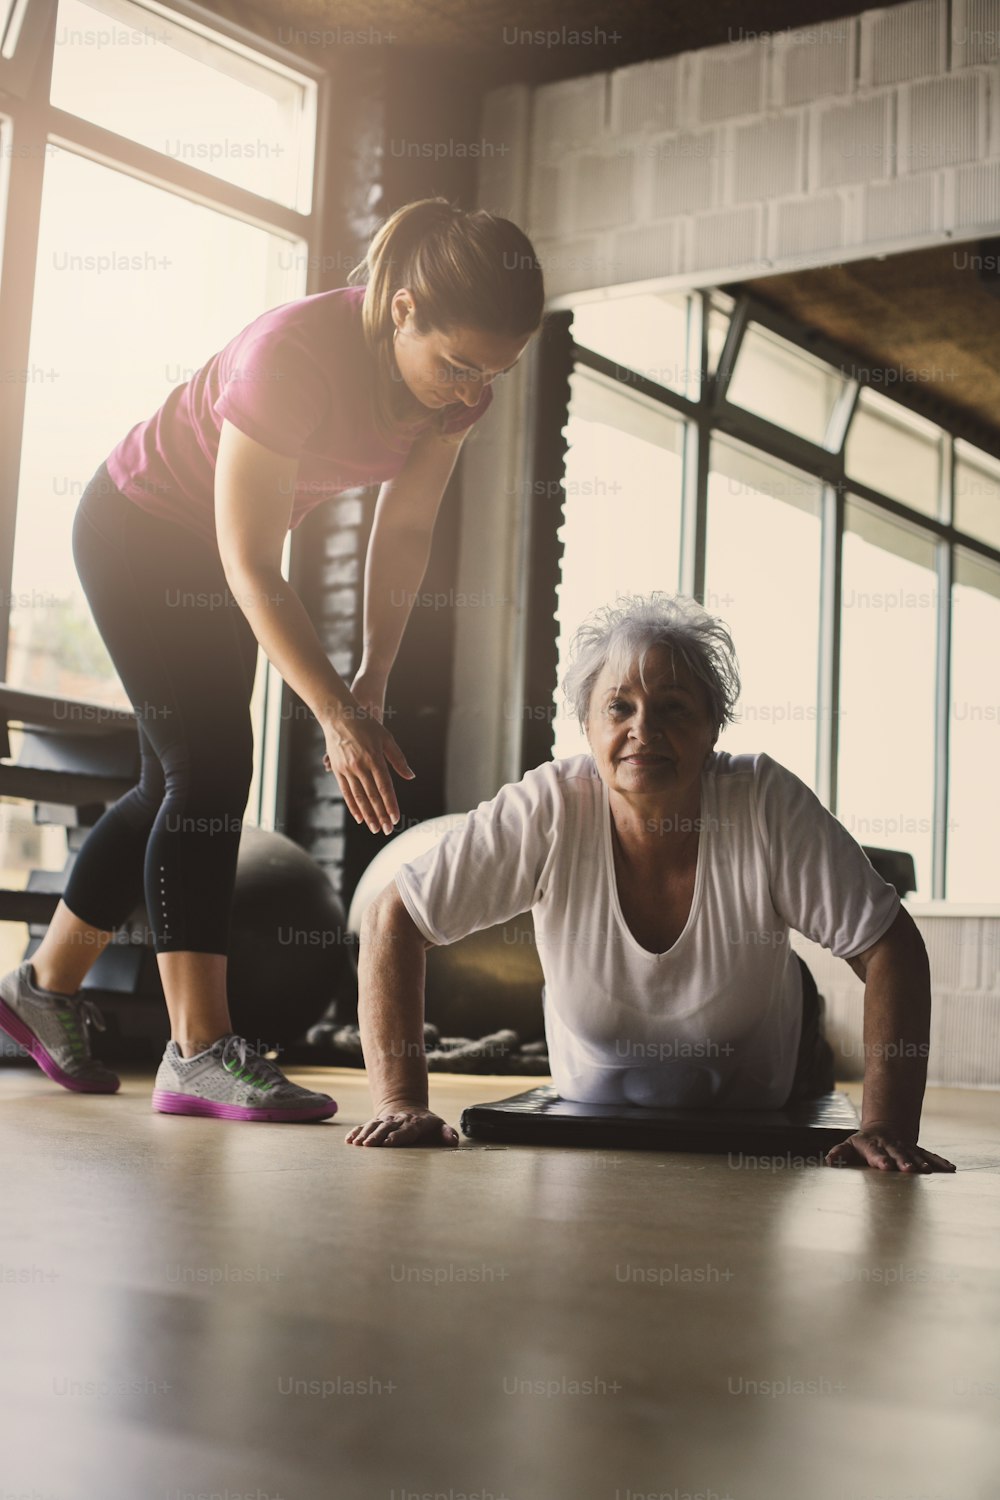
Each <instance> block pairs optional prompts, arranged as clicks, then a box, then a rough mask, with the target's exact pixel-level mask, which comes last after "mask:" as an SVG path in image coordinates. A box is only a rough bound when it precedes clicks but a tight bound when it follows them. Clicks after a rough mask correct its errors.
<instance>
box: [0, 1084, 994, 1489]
mask: <svg viewBox="0 0 1000 1500" xmlns="http://www.w3.org/2000/svg"><path fill="white" fill-rule="evenodd" d="M292 1073H293V1076H294V1077H295V1078H296V1080H297V1081H299V1082H303V1083H305V1082H309V1081H312V1082H314V1083H315V1084H316V1085H318V1086H321V1087H323V1088H325V1089H326V1090H327V1091H328V1092H330V1093H332V1094H333V1096H334V1097H335V1098H336V1099H337V1100H338V1102H339V1104H340V1113H339V1114H338V1115H337V1116H336V1117H335V1118H334V1120H332V1121H330V1122H328V1123H324V1124H321V1125H313V1126H290V1125H252V1126H251V1125H239V1124H229V1123H227V1122H221V1121H214V1120H196V1119H187V1118H173V1117H167V1116H161V1115H155V1114H153V1113H152V1111H151V1109H150V1104H149V1100H150V1092H151V1079H150V1078H149V1077H142V1076H131V1077H128V1078H126V1079H125V1081H124V1083H123V1087H122V1092H121V1093H120V1094H119V1095H117V1096H113V1097H110V1098H100V1097H90V1098H87V1097H80V1096H75V1095H72V1094H69V1093H64V1092H63V1091H61V1090H59V1089H57V1088H56V1087H55V1086H53V1085H52V1084H50V1083H49V1082H48V1081H47V1080H46V1079H45V1078H44V1077H43V1076H42V1075H41V1074H40V1073H38V1072H36V1071H35V1070H33V1069H32V1070H27V1069H24V1068H21V1067H17V1068H4V1069H0V1150H2V1153H3V1154H2V1179H0V1180H2V1183H3V1187H2V1198H0V1214H2V1220H0V1350H2V1358H0V1401H2V1406H0V1409H2V1413H3V1416H2V1420H0V1429H2V1431H3V1432H4V1433H5V1436H3V1437H0V1500H8V1497H9V1500H13V1497H15V1496H17V1497H19V1500H22V1497H30V1500H144V1497H149V1500H189V1497H193V1496H197V1497H199V1500H207V1497H209V1496H211V1497H213V1500H237V1497H244V1500H245V1497H253V1500H341V1497H343V1500H430V1497H433V1500H563V1497H566V1500H651V1497H653V1496H655V1497H657V1500H727V1497H728V1500H786V1497H787V1500H827V1497H830V1500H997V1497H1000V1441H998V1434H1000V1337H998V1324H1000V1278H998V1268H1000V1129H998V1127H1000V1094H998V1093H987V1092H958V1091H948V1090H930V1091H929V1092H928V1097H927V1104H926V1108H925V1115H924V1118H925V1127H926V1128H925V1132H924V1135H923V1138H922V1139H923V1143H924V1144H926V1145H928V1146H929V1147H930V1148H931V1149H932V1150H936V1151H938V1152H940V1153H942V1154H943V1155H945V1156H947V1157H949V1158H950V1159H951V1160H953V1161H954V1162H955V1163H956V1164H957V1166H958V1168H959V1170H958V1172H957V1173H955V1174H954V1175H949V1176H929V1177H913V1178H906V1177H902V1176H900V1175H897V1174H893V1175H883V1174H879V1173H876V1172H874V1171H860V1170H859V1171H849V1172H845V1171H834V1170H832V1169H829V1168H819V1167H807V1168H800V1169H795V1170H788V1169H782V1170H779V1171H773V1170H772V1171H766V1170H761V1169H757V1170H751V1169H749V1168H747V1167H745V1166H744V1167H742V1168H739V1169H737V1168H735V1167H734V1166H732V1165H730V1163H729V1161H728V1160H727V1158H725V1157H708V1156H692V1155H667V1154H659V1153H646V1152H635V1153H623V1152H619V1153H615V1154H601V1153H598V1152H592V1151H584V1150H566V1149H564V1148H526V1147H512V1146H509V1147H503V1148H497V1147H483V1146H474V1145H472V1144H471V1143H465V1144H464V1145H463V1146H462V1148H460V1149H458V1150H453V1151H427V1150H423V1151H399V1150H396V1151H393V1150H381V1151H373V1150H357V1149H347V1148H345V1147H344V1145H343V1139H344V1135H345V1133H346V1130H347V1129H348V1128H349V1127H350V1126H351V1125H352V1124H355V1123H357V1122H358V1121H359V1120H361V1119H364V1118H366V1117H367V1108H368V1093H367V1086H366V1084H365V1082H364V1078H363V1075H359V1074H358V1073H356V1072H353V1071H351V1070H346V1069H314V1070H292ZM536 1081H540V1080H535V1079H526V1080H517V1079H513V1080H512V1079H509V1078H490V1079H483V1078H476V1077H468V1076H465V1077H448V1078H442V1077H441V1076H440V1075H438V1077H436V1078H435V1079H434V1080H433V1082H432V1106H433V1107H435V1108H437V1109H438V1111H439V1112H440V1113H442V1114H443V1115H444V1116H445V1117H446V1118H447V1119H449V1120H451V1121H452V1122H453V1123H455V1124H456V1125H457V1123H458V1117H459V1113H460V1111H461V1109H462V1107H463V1106H464V1105H466V1104H469V1103H473V1102H475V1101H476V1100H483V1099H487V1098H497V1099H498V1098H503V1097H504V1096H505V1095H507V1094H509V1093H513V1092H517V1091H518V1089H519V1088H521V1087H529V1086H532V1085H533V1084H534V1083H535V1082H536ZM843 1087H845V1089H846V1091H847V1092H849V1093H850V1094H851V1096H852V1097H853V1098H854V1099H855V1101H856V1102H860V1088H859V1086H858V1085H853V1084H850V1085H844V1086H843ZM753 1383H756V1384H753ZM781 1383H783V1384H781Z"/></svg>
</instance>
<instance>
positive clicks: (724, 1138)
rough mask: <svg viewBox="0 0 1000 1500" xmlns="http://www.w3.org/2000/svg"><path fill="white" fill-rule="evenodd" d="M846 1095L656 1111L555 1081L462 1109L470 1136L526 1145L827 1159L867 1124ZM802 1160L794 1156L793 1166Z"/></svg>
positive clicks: (466, 1133)
mask: <svg viewBox="0 0 1000 1500" xmlns="http://www.w3.org/2000/svg"><path fill="white" fill-rule="evenodd" d="M860 1123H861V1122H860V1120H859V1119H858V1113H857V1110H856V1109H855V1107H854V1105H853V1104H852V1103H851V1101H850V1099H849V1098H848V1097H847V1095H846V1094H843V1093H840V1092H839V1091H834V1092H833V1093H829V1094H822V1095H820V1097H818V1098H816V1099H803V1100H801V1101H799V1102H798V1103H795V1104H789V1105H786V1106H785V1108H784V1109H773V1110H771V1109H651V1108H646V1107H645V1106H642V1107H640V1106H639V1105H634V1104H624V1105H620V1104H580V1103H577V1102H576V1101H574V1100H571V1099H561V1098H560V1097H559V1095H558V1093H557V1092H556V1090H555V1088H554V1087H553V1085H552V1084H542V1085H540V1086H539V1087H538V1088H533V1089H528V1090H527V1092H526V1093H523V1094H512V1095H511V1097H510V1098H509V1099H499V1100H497V1102H496V1103H495V1104H473V1105H472V1106H470V1108H468V1109H465V1110H463V1111H462V1118H461V1127H462V1132H463V1134H464V1135H467V1136H469V1137H470V1139H472V1140H477V1141H504V1142H509V1143H511V1144H515V1143H516V1144H518V1145H524V1146H598V1147H602V1148H604V1149H605V1150H640V1151H714V1152H727V1153H730V1154H736V1153H742V1154H743V1155H745V1156H769V1157H777V1156H783V1157H790V1158H801V1159H802V1161H803V1162H804V1161H806V1160H815V1159H817V1158H822V1157H823V1156H825V1155H826V1153H827V1152H828V1151H829V1150H830V1148H831V1147H832V1146H836V1145H839V1144H840V1142H841V1141H846V1140H847V1138H848V1136H851V1135H853V1134H854V1132H855V1131H856V1130H857V1129H858V1127H859V1125H860ZM796 1164H801V1163H797V1162H796V1161H795V1160H791V1161H790V1162H789V1165H796Z"/></svg>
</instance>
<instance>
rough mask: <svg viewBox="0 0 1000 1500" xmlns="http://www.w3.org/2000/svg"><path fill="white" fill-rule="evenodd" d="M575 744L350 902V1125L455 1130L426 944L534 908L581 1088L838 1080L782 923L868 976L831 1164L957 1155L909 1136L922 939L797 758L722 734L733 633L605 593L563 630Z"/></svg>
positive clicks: (552, 1001) (556, 1051) (679, 610)
mask: <svg viewBox="0 0 1000 1500" xmlns="http://www.w3.org/2000/svg"><path fill="white" fill-rule="evenodd" d="M565 690H566V694H567V697H568V698H569V700H570V701H571V703H572V704H573V706H574V708H575V710H576V713H577V715H578V718H579V720H580V723H581V725H582V727H583V729H584V731H585V733H586V735H587V739H588V742H589V744H590V750H591V753H590V754H584V755H576V756H570V757H568V758H566V759H563V760H556V761H551V762H549V763H548V764H547V765H543V766H538V767H536V768H535V769H534V770H531V771H528V772H527V773H526V775H525V776H524V777H523V778H522V779H521V780H520V781H519V782H515V783H511V784H508V785H507V786H504V787H502V788H501V789H500V791H499V792H498V793H497V795H496V796H495V797H494V798H493V799H492V801H489V802H482V803H480V805H479V807H478V808H477V809H476V810H475V812H473V813H470V814H469V815H468V817H467V818H466V820H465V822H464V824H463V825H462V826H461V827H459V828H456V829H454V830H452V831H451V832H449V833H448V834H447V835H446V836H445V837H444V838H443V839H442V840H441V841H440V843H439V844H438V845H437V846H436V847H435V848H434V849H431V850H429V851H428V852H427V853H425V854H423V855H421V856H420V857H419V858H417V859H415V860H413V861H412V862H411V863H410V864H408V865H405V866H404V867H403V868H402V869H401V870H400V871H399V873H398V874H397V876H396V879H395V881H394V882H393V883H391V884H390V885H389V886H388V887H387V888H386V890H385V891H384V892H383V893H382V894H381V896H380V897H379V898H378V899H377V900H376V901H375V902H373V903H372V905H371V906H370V907H369V909H368V912H367V913H366V916H365V920H364V925H363V929H362V936H361V974H360V985H361V1003H360V1007H359V1013H360V1022H361V1033H362V1042H363V1045H364V1051H365V1058H366V1061H367V1065H368V1070H369V1077H370V1081H371V1086H372V1093H373V1097H374V1100H375V1103H376V1112H375V1115H374V1117H373V1118H372V1119H370V1120H368V1121H366V1122H365V1123H364V1124H363V1125H360V1126H358V1127H356V1128H355V1129H354V1130H352V1131H350V1132H349V1134H348V1136H347V1144H349V1145H357V1146H381V1145H414V1144H417V1143H426V1144H439V1145H440V1144H454V1143H455V1142H457V1140H458V1136H457V1133H456V1132H455V1130H454V1129H453V1128H452V1127H451V1126H450V1125H446V1124H445V1122H444V1121H442V1120H440V1119H439V1118H438V1117H437V1116H436V1115H434V1114H432V1113H431V1112H430V1110H429V1109H428V1108H427V1098H428V1095H427V1068H426V1062H425V1059H424V1054H423V1045H422V1034H423V1031H422V1025H423V988H424V971H425V964H424V953H425V950H426V948H427V947H429V946H431V945H432V944H437V943H453V942H456V941H457V940H458V939H459V938H461V937H464V936H465V935H466V934H467V933H469V932H474V931H476V930H477V929H479V928H483V927H490V926H493V925H494V924H496V923H498V922H503V921H505V920H506V919H507V918H509V917H512V916H514V915H515V914H516V913H518V912H523V911H528V910H530V911H531V913H532V917H533V920H534V925H535V934H536V940H537V944H538V955H539V958H540V960H541V965H542V971H543V974H544V976H545V986H544V990H543V998H544V1007H545V1030H546V1036H547V1039H548V1045H549V1055H550V1065H551V1070H552V1078H553V1082H554V1084H555V1086H556V1089H557V1090H558V1092H559V1093H560V1094H561V1095H562V1096H563V1097H564V1098H567V1099H576V1100H582V1101H583V1102H585V1103H592V1104H607V1103H621V1104H633V1105H634V1104H640V1105H673V1106H680V1107H719V1108H724V1107H732V1108H760V1109H775V1108H780V1107H781V1106H782V1105H784V1104H785V1103H787V1102H788V1101H789V1100H790V1099H794V1098H803V1097H810V1096H812V1095H815V1094H818V1093H823V1092H826V1091H827V1090H828V1089H830V1088H832V1087H833V1070H832V1054H831V1052H830V1049H829V1047H828V1045H827V1043H826V1042H825V1041H824V1039H823V1038H822V1034H821V1030H820V1025H819V1001H818V997H817V996H816V992H815V986H814V984H813V983H812V978H811V976H810V975H809V971H808V970H807V969H806V966H805V964H804V963H803V962H802V961H801V959H799V958H798V957H797V955H795V954H794V953H793V952H792V950H791V948H790V947H789V944H788V934H789V929H790V928H795V929H796V930H797V931H799V932H802V933H804V934H805V935H806V936H807V937H809V938H811V939H812V940H813V941H815V942H818V943H821V944H822V945H823V946H824V947H826V948H829V949H830V950H831V951H832V952H833V953H834V954H836V955H837V957H839V958H844V959H846V960H847V962H848V963H850V965H851V967H852V968H853V969H854V970H855V972H856V973H857V974H858V975H859V976H860V977H861V978H862V979H864V981H865V1018H864V1041H865V1046H866V1059H867V1061H866V1069H865V1081H864V1099H863V1106H862V1122H861V1128H860V1130H859V1131H858V1132H857V1133H856V1134H855V1135H853V1136H852V1137H851V1138H850V1140H849V1141H846V1142H844V1143H843V1144H842V1145H840V1146H837V1147H835V1148H834V1149H833V1150H832V1151H831V1152H830V1153H829V1155H828V1156H827V1158H826V1159H827V1161H828V1162H829V1163H830V1164H831V1165H856V1164H859V1163H861V1164H867V1165H870V1166H874V1167H880V1168H883V1169H886V1170H890V1171H892V1170H900V1171H905V1172H921V1171H924V1172H926V1171H953V1170H954V1167H953V1165H952V1163H951V1162H948V1161H946V1160H944V1158H942V1157H940V1156H937V1155H935V1154H934V1152H932V1151H928V1150H926V1149H924V1148H922V1147H920V1146H918V1144H917V1135H918V1127H919V1123H920V1108H921V1102H922V1099H923V1091H924V1084H925V1080H926V1066H927V1065H926V1054H927V1045H926V1044H927V1037H928V1029H929V1022H930V983H929V971H928V964H927V955H926V951H925V949H924V945H923V942H922V940H921V938H920V935H919V933H918V931H917V929H916V927H915V926H914V924H913V921H912V919H911V917H910V916H909V914H908V913H907V912H906V911H905V910H904V909H903V907H902V906H901V904H900V901H899V897H898V896H897V894H896V892H895V891H894V890H893V888H892V887H891V886H889V885H887V884H886V882H885V881H884V880H882V879H881V878H880V877H879V876H878V875H877V874H876V872H875V870H874V869H873V868H872V866H871V864H870V862H869V861H868V859H867V858H866V856H865V854H864V852H863V850H862V849H861V848H860V846H859V845H858V844H857V843H856V842H855V840H854V839H853V838H852V837H851V836H850V834H849V833H848V832H847V830H846V829H845V828H844V827H843V825H842V824H840V823H839V822H838V821H837V819H836V818H835V817H833V816H832V815H831V814H830V813H829V812H827V810H826V809H825V808H824V807H823V805H822V803H821V802H820V801H819V800H818V799H817V797H816V796H815V795H814V794H813V793H812V792H811V791H810V790H809V788H808V787H807V786H806V785H805V783H804V782H802V781H800V780H799V778H798V777H797V776H795V775H794V774H793V773H792V772H791V771H788V770H786V769H785V768H784V767H783V766H781V765H779V764H778V763H777V761H775V760H772V759H771V757H770V756H768V755H765V754H763V753H761V754H743V755H730V754H727V753H726V752H725V751H717V750H716V749H715V744H716V741H717V739H718V736H719V733H720V731H721V730H722V728H723V727H724V725H725V724H727V723H730V722H732V719H733V708H734V705H735V702H736V699H737V696H738V694H739V673H738V668H737V664H736V659H735V654H734V651H733V643H732V640H731V638H730V636H729V633H728V631H727V630H726V628H725V626H724V625H723V623H722V622H721V621H720V620H717V619H715V618H713V617H712V616H711V615H709V614H707V613H706V612H705V611H704V610H703V609H702V608H701V606H700V605H698V604H696V603H695V602H694V601H693V600H689V599H684V598H680V597H672V596H669V595H663V594H654V595H652V596H650V597H648V598H642V597H633V598H626V599H620V600H619V601H618V605H617V607H609V608H606V609H604V610H602V611H599V612H598V614H597V615H596V616H595V617H593V618H592V619H591V620H589V621H588V622H586V623H585V624H584V625H583V626H582V627H581V628H580V630H579V631H578V632H577V635H576V637H575V640H574V642H573V657H572V662H571V667H570V671H569V673H568V675H567V677H566V681H565Z"/></svg>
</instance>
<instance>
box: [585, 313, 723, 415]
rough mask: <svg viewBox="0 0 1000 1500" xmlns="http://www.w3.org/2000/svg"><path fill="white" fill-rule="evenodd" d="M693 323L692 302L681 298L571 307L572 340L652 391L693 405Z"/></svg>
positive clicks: (695, 367) (695, 364)
mask: <svg viewBox="0 0 1000 1500" xmlns="http://www.w3.org/2000/svg"><path fill="white" fill-rule="evenodd" d="M695 322H696V317H695V313H694V309H693V307H692V299H691V298H690V297H689V296H688V295H687V294H686V293H683V292H680V293H669V292H661V293H656V294H654V293H649V294H646V295H642V296H638V297H612V298H609V299H607V300H606V301H604V302H584V303H581V304H580V305H579V306H578V307H574V309H573V338H574V340H575V341H576V342H577V343H578V344H582V345H584V346H585V347H586V348H588V349H593V350H594V351H595V353H597V354H603V355H604V357H605V358H606V359H613V360H614V361H615V363H616V364H620V365H626V366H627V367H628V368H629V369H630V370H635V371H636V372H637V373H638V374H639V375H643V376H645V378H646V379H647V380H655V381H656V383H657V385H663V386H666V387H667V388H668V390H672V391H679V392H680V393H681V394H682V395H689V396H691V398H692V399H696V398H697V394H698V379H697V374H698V372H697V365H698V359H697V357H695V358H693V359H692V357H691V349H692V341H693V338H694V332H695V329H694V325H695Z"/></svg>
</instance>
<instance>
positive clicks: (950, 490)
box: [931, 433, 955, 901]
mask: <svg viewBox="0 0 1000 1500" xmlns="http://www.w3.org/2000/svg"><path fill="white" fill-rule="evenodd" d="M940 478H941V485H940V512H941V514H942V515H943V516H944V517H946V518H947V520H948V523H949V526H950V524H951V521H952V519H953V516H954V494H955V440H954V438H953V436H952V435H951V434H950V433H946V434H945V437H944V439H943V441H942V449H941V471H940ZM935 564H936V572H937V591H938V598H937V672H936V676H935V695H934V700H935V701H934V814H933V833H932V838H931V900H932V901H943V900H944V899H945V887H946V884H947V870H948V802H949V787H948V779H949V778H948V754H949V741H950V729H951V720H950V708H951V623H952V622H951V609H952V579H953V576H954V564H955V550H954V545H953V543H952V541H951V540H950V539H949V538H946V537H940V538H939V539H938V542H937V548H936V557H935Z"/></svg>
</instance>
